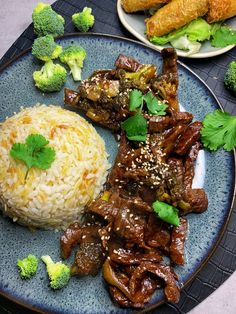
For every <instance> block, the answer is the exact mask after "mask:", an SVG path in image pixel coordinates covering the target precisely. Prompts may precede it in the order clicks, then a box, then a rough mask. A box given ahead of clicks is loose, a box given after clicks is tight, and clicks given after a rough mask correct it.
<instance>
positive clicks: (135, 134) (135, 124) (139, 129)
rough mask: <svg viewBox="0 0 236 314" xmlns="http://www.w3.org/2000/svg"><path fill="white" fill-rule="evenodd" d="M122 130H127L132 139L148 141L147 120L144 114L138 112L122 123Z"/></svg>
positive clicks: (127, 134) (129, 137)
mask: <svg viewBox="0 0 236 314" xmlns="http://www.w3.org/2000/svg"><path fill="white" fill-rule="evenodd" d="M121 128H122V130H125V132H126V136H127V138H128V139H129V140H131V141H146V137H147V120H146V119H145V118H144V117H143V115H142V114H141V113H139V112H137V113H136V114H135V115H134V116H132V117H130V118H128V119H127V120H125V121H124V122H122V123H121Z"/></svg>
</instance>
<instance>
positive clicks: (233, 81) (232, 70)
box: [224, 61, 236, 95]
mask: <svg viewBox="0 0 236 314" xmlns="http://www.w3.org/2000/svg"><path fill="white" fill-rule="evenodd" d="M224 83H225V86H226V87H227V88H228V89H229V90H230V91H231V92H232V93H233V94H235V95H236V61H231V62H230V63H229V65H228V68H227V71H226V73H225V77H224Z"/></svg>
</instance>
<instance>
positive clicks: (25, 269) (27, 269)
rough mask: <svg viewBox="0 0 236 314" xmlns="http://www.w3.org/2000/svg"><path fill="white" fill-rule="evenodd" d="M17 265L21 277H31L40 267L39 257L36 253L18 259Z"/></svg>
mask: <svg viewBox="0 0 236 314" xmlns="http://www.w3.org/2000/svg"><path fill="white" fill-rule="evenodd" d="M17 266H18V270H19V274H20V277H21V279H29V278H31V277H32V276H34V275H35V274H36V271H37V268H38V259H37V257H36V256H34V255H28V257H26V258H24V259H22V260H20V259H18V260H17Z"/></svg>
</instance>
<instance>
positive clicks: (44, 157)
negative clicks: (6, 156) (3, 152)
mask: <svg viewBox="0 0 236 314" xmlns="http://www.w3.org/2000/svg"><path fill="white" fill-rule="evenodd" d="M47 144H49V141H47V140H46V138H45V137H44V136H42V135H40V134H30V135H29V136H28V137H27V138H26V140H25V143H15V144H13V145H12V148H11V150H10V155H11V157H13V158H14V159H18V160H21V161H23V162H24V163H25V164H26V166H27V172H26V175H25V179H26V178H27V175H28V172H29V170H30V169H31V168H32V167H37V168H39V169H42V170H45V169H48V168H50V166H51V164H52V162H53V161H54V160H55V155H56V153H55V150H54V149H53V148H50V147H45V146H46V145H47Z"/></svg>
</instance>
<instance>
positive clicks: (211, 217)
mask: <svg viewBox="0 0 236 314" xmlns="http://www.w3.org/2000/svg"><path fill="white" fill-rule="evenodd" d="M58 42H59V43H60V44H61V45H63V46H66V45H68V44H70V43H78V44H80V45H82V46H83V47H84V48H85V49H86V50H87V53H88V56H87V59H86V61H85V64H84V69H83V78H87V77H88V76H89V75H90V74H91V73H92V72H93V71H94V70H97V69H109V68H113V66H114V62H115V60H116V58H117V56H118V55H119V53H123V54H127V55H129V56H132V57H134V58H136V59H137V60H139V61H140V62H142V63H153V64H155V65H157V67H158V71H159V72H160V70H161V66H162V58H161V56H160V53H159V52H157V51H156V50H154V49H152V48H149V47H147V46H145V45H143V44H141V43H138V42H135V41H131V40H127V39H122V38H118V37H112V36H105V35H99V34H87V35H84V34H81V35H75V34H74V35H73V34H72V35H68V36H65V37H63V38H62V39H60V40H58ZM39 67H40V65H39V63H38V61H36V60H35V59H34V58H33V56H32V55H31V52H30V51H26V52H25V53H23V54H21V56H20V57H18V58H16V59H15V60H13V61H12V62H10V63H9V64H8V65H7V66H5V67H4V68H3V69H2V70H1V71H0V117H1V121H3V120H4V119H5V118H6V117H7V116H11V115H12V114H13V113H14V112H18V111H19V110H20V107H21V106H25V107H28V106H33V105H34V104H36V103H37V102H41V103H45V104H57V105H59V106H63V91H61V92H60V93H53V94H50V95H49V94H42V93H41V92H39V91H38V90H37V89H36V88H35V87H34V84H33V81H32V73H33V71H35V70H36V69H38V68H39ZM179 81H180V86H179V92H178V94H179V100H180V103H181V104H182V106H183V107H184V108H185V109H186V110H187V111H190V112H192V113H193V114H194V116H195V119H199V120H202V119H203V118H204V116H205V114H206V113H207V112H210V111H212V110H214V109H216V108H218V102H217V100H216V98H215V96H214V95H213V94H212V92H211V91H210V90H209V89H208V87H207V86H206V85H205V84H204V83H203V81H201V79H199V78H198V77H197V76H196V75H195V74H194V73H193V72H191V71H190V70H189V69H188V68H187V67H185V66H184V65H183V64H181V63H179ZM66 86H67V87H70V88H76V86H77V84H75V83H74V82H73V80H72V79H71V77H70V76H69V77H68V80H67V84H66ZM97 130H98V132H99V133H100V134H101V135H102V136H103V137H104V139H105V142H106V147H107V150H108V152H109V153H110V155H111V156H110V159H111V161H113V160H114V157H115V155H116V151H117V144H116V142H115V141H114V138H113V136H112V134H111V133H110V132H109V131H107V130H104V129H102V128H97ZM200 155H201V157H202V158H200V159H199V161H198V167H199V168H198V171H197V172H198V180H197V182H196V185H203V186H204V188H205V189H206V192H207V194H208V197H209V208H208V210H207V211H206V212H205V213H203V214H201V215H196V214H192V215H189V216H188V217H189V218H188V219H189V234H188V240H187V243H186V261H187V262H186V265H185V266H184V267H178V268H176V271H177V273H178V275H179V277H180V280H181V281H182V282H183V283H186V282H188V281H189V280H190V279H192V277H193V276H194V275H195V274H196V272H197V271H198V270H199V269H200V268H201V267H202V265H203V264H204V263H205V262H206V260H207V258H208V257H209V255H210V254H211V253H212V251H213V248H214V247H215V246H216V244H217V242H218V241H219V238H220V236H221V235H222V233H223V230H224V228H225V226H226V223H227V221H228V218H229V215H230V208H231V203H232V200H233V195H234V156H233V154H230V153H227V152H225V151H223V150H219V151H218V152H216V153H208V152H204V153H201V154H200ZM59 236H60V233H55V232H54V231H42V230H38V231H36V232H32V231H30V230H29V229H27V228H26V227H22V226H19V225H17V224H15V223H13V222H11V221H10V220H9V219H7V218H5V217H2V216H0V247H1V269H0V289H1V292H2V294H4V295H6V296H7V297H9V298H11V299H12V300H14V301H15V302H18V303H21V304H24V305H26V306H28V307H34V308H36V309H38V310H40V311H46V312H53V313H55V312H56V313H58V314H59V313H61V314H62V313H63V314H66V313H68V314H69V313H70V314H71V313H73V314H75V313H80V314H81V313H91V314H94V313H101V314H106V313H122V314H123V313H130V312H132V311H131V310H127V309H120V308H118V307H116V306H115V305H114V304H113V303H112V301H111V299H110V296H109V294H108V292H107V290H106V286H105V284H104V282H103V279H102V276H101V274H99V275H98V276H97V277H95V278H93V277H86V278H83V279H78V278H72V279H71V281H70V283H69V285H68V286H67V287H65V288H64V289H62V290H60V291H55V292H54V291H52V290H50V288H49V287H48V278H47V274H46V272H45V266H44V265H43V263H40V264H39V270H38V273H37V275H36V276H35V277H34V278H32V279H31V280H28V281H22V280H21V279H20V278H19V275H18V271H17V267H16V261H17V259H18V258H22V257H25V256H26V255H28V254H29V253H32V254H35V255H36V256H38V257H41V256H42V255H45V254H49V255H51V256H52V258H53V259H54V260H60V254H59ZM68 262H72V259H71V260H69V261H68ZM162 300H163V294H162V292H161V291H158V292H157V293H156V294H155V295H154V296H153V298H152V300H151V302H150V304H149V308H150V306H151V307H152V306H154V305H156V304H158V303H160V302H161V301H162Z"/></svg>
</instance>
